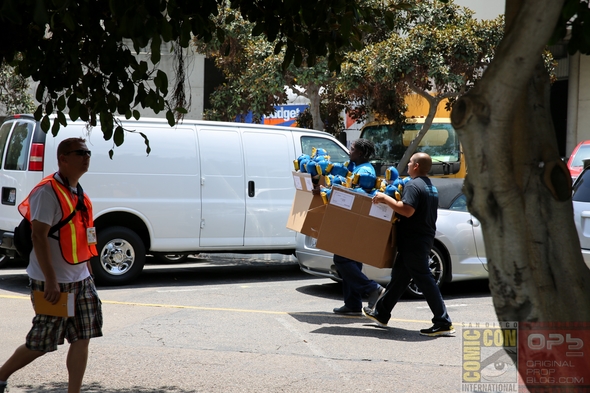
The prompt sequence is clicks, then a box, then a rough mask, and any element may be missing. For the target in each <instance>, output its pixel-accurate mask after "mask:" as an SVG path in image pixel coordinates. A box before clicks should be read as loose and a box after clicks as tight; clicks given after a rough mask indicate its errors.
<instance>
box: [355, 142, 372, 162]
mask: <svg viewBox="0 0 590 393" xmlns="http://www.w3.org/2000/svg"><path fill="white" fill-rule="evenodd" d="M353 145H354V148H355V149H357V150H360V151H361V154H362V157H363V159H364V160H367V161H369V159H370V158H371V157H373V154H375V145H374V144H373V142H371V141H370V140H368V139H364V138H359V139H357V140H355V141H354V142H353Z"/></svg>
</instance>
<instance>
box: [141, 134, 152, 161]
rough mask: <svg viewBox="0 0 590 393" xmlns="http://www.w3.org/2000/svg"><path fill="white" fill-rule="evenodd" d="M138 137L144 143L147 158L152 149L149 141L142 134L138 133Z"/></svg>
mask: <svg viewBox="0 0 590 393" xmlns="http://www.w3.org/2000/svg"><path fill="white" fill-rule="evenodd" d="M139 135H141V136H142V137H143V141H144V143H145V152H146V153H147V155H148V156H149V155H150V153H151V151H152V148H151V147H150V140H149V139H148V137H147V136H146V135H145V134H144V133H143V132H140V133H139Z"/></svg>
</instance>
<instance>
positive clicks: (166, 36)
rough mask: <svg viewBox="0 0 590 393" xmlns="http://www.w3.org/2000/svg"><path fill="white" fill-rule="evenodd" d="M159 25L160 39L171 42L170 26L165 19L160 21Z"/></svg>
mask: <svg viewBox="0 0 590 393" xmlns="http://www.w3.org/2000/svg"><path fill="white" fill-rule="evenodd" d="M161 23H162V26H161V28H160V34H161V35H162V39H163V40H164V42H170V41H172V25H171V24H170V23H168V21H167V20H166V19H162V20H161Z"/></svg>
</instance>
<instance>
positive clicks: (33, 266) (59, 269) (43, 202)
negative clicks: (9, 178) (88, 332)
mask: <svg viewBox="0 0 590 393" xmlns="http://www.w3.org/2000/svg"><path fill="white" fill-rule="evenodd" d="M56 178H57V179H58V180H60V179H59V177H58V176H56ZM72 192H73V193H74V194H75V193H76V190H75V189H72ZM29 206H30V208H31V222H32V221H33V220H37V221H39V222H42V223H44V224H48V225H50V226H54V225H55V224H57V223H58V222H60V221H61V219H62V212H61V206H60V204H59V200H58V199H57V195H55V191H53V187H52V186H51V183H45V184H44V185H43V186H41V187H39V189H37V191H35V192H34V193H33V194H32V195H31V197H30V198H29ZM54 235H55V236H57V237H59V231H57V233H55V234H54ZM48 240H49V248H50V250H51V264H52V265H53V270H55V276H56V278H57V282H58V283H71V282H77V281H82V280H84V279H85V278H87V277H88V276H90V271H89V270H88V266H87V264H86V263H80V264H76V265H71V264H69V263H67V262H66V260H65V259H64V258H63V256H62V254H61V249H60V248H59V240H56V239H53V238H51V237H49V238H48ZM27 274H28V275H29V277H30V278H32V279H33V280H39V281H45V276H44V275H43V271H42V270H41V266H40V265H39V261H38V260H37V256H36V255H35V250H33V251H32V252H31V255H30V258H29V266H28V267H27Z"/></svg>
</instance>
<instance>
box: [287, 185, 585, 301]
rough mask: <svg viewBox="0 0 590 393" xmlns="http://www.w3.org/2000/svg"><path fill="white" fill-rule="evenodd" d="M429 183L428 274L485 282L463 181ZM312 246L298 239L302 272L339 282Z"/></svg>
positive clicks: (379, 273)
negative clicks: (432, 233) (434, 203)
mask: <svg viewBox="0 0 590 393" xmlns="http://www.w3.org/2000/svg"><path fill="white" fill-rule="evenodd" d="M589 175H590V174H589ZM589 177H590V176H589ZM431 180H432V183H433V184H434V185H435V186H436V188H437V189H438V198H439V199H438V205H439V206H438V207H439V208H438V219H437V221H436V237H435V240H434V247H432V250H431V252H430V271H431V272H432V274H433V275H434V278H435V281H436V282H437V284H438V286H439V287H440V286H441V285H442V284H443V283H445V282H450V281H461V280H473V279H485V278H487V277H488V270H487V261H486V256H485V247H484V243H483V234H482V230H481V224H480V222H479V221H478V220H477V219H476V218H475V217H473V216H472V215H471V214H470V213H469V212H468V211H467V199H466V197H465V195H464V194H463V192H462V186H463V179H438V178H431ZM315 243H316V239H314V238H312V237H308V236H305V235H302V234H298V235H297V248H296V254H297V259H298V261H299V266H300V267H301V270H303V271H304V272H306V273H309V274H312V275H315V276H319V277H327V278H330V279H332V280H335V281H341V280H342V279H341V278H340V276H339V275H338V272H337V271H336V267H335V266H334V263H333V261H332V254H331V253H328V252H326V251H323V250H320V249H317V248H316V247H315ZM363 272H364V273H365V274H366V275H367V277H369V278H370V279H373V280H375V281H377V282H378V283H380V284H381V285H387V283H388V282H389V280H390V279H391V269H377V268H375V267H372V266H370V265H363ZM408 292H409V294H411V295H413V296H416V297H418V296H421V295H422V293H421V292H420V290H419V289H418V288H417V287H416V285H414V284H413V283H411V284H410V285H409V287H408Z"/></svg>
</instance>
